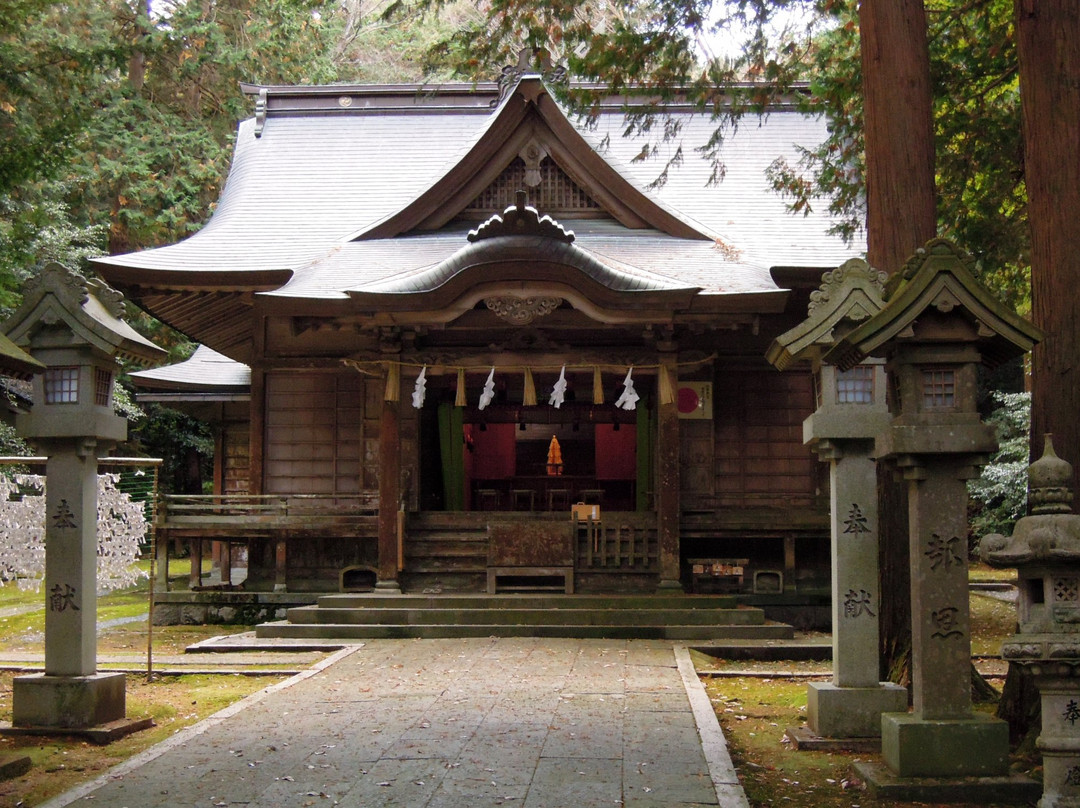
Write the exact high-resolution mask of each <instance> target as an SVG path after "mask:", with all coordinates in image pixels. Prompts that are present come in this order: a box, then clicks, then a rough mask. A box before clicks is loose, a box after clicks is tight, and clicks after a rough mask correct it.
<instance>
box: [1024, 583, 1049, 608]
mask: <svg viewBox="0 0 1080 808" xmlns="http://www.w3.org/2000/svg"><path fill="white" fill-rule="evenodd" d="M1027 589H1028V598H1029V600H1030V601H1031V602H1032V603H1033V604H1036V605H1039V604H1043V603H1046V589H1045V583H1044V582H1043V579H1042V578H1029V579H1028V580H1027Z"/></svg>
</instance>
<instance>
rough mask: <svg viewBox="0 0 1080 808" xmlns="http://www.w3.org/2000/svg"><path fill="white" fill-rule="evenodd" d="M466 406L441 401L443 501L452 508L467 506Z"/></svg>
mask: <svg viewBox="0 0 1080 808" xmlns="http://www.w3.org/2000/svg"><path fill="white" fill-rule="evenodd" d="M464 449H465V408H464V407H454V406H452V405H451V404H448V403H443V404H440V405H439V453H440V455H441V457H442V478H443V501H444V502H445V503H446V510H448V511H463V510H465V451H464Z"/></svg>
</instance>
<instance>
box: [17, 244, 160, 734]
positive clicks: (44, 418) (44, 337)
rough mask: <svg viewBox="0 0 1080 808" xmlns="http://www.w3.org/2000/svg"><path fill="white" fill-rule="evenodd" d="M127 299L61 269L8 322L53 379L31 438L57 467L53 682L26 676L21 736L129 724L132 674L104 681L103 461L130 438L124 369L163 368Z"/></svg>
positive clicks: (50, 590)
mask: <svg viewBox="0 0 1080 808" xmlns="http://www.w3.org/2000/svg"><path fill="white" fill-rule="evenodd" d="M122 316H123V299H122V298H121V296H120V295H119V293H117V292H115V291H114V290H112V289H110V288H109V287H107V286H105V285H104V284H99V283H96V282H94V281H88V280H87V279H85V278H83V277H81V276H80V275H77V274H75V273H73V272H70V271H68V270H67V269H65V268H64V267H62V266H60V265H59V264H50V265H49V266H47V267H45V269H44V270H42V272H41V274H40V275H38V276H37V277H35V278H32V279H31V280H30V281H28V282H27V283H26V285H25V286H24V288H23V302H22V305H21V306H20V307H19V309H18V310H17V311H16V312H15V313H14V314H13V315H12V317H11V318H10V319H9V320H8V322H7V323H6V324H5V331H6V332H7V334H8V336H9V337H10V338H11V340H12V341H13V342H14V343H15V344H16V345H18V346H19V347H21V348H23V349H25V350H26V351H27V352H29V354H30V355H31V356H32V357H33V358H34V359H35V360H37V361H38V362H40V363H41V364H43V365H44V366H45V367H44V370H43V371H42V372H41V373H39V374H37V375H35V377H34V380H33V389H34V406H33V409H32V410H31V411H30V412H29V413H27V414H25V415H21V416H19V419H18V421H17V423H16V427H17V430H18V432H19V434H20V435H22V436H23V437H24V438H26V439H27V440H28V441H30V442H31V443H32V444H34V445H35V446H36V447H38V449H39V450H41V451H42V452H43V453H44V454H45V455H47V457H48V461H47V463H46V480H47V482H46V486H47V487H46V499H45V508H46V517H45V673H44V674H43V675H34V676H20V677H16V679H15V681H14V688H13V698H12V724H13V731H18V730H19V729H25V730H40V729H42V728H47V729H58V730H59V729H74V730H78V729H85V728H90V727H94V726H97V725H101V724H108V723H111V722H116V721H119V720H121V719H123V718H124V710H125V706H124V703H125V698H124V675H123V674H100V673H98V672H97V578H96V573H97V489H98V486H97V461H98V457H99V456H100V455H101V454H103V453H104V452H106V451H107V450H108V449H109V448H110V447H111V446H112V445H114V444H115V443H116V442H118V441H122V440H124V439H125V438H126V437H127V422H126V421H125V420H124V419H123V418H122V417H121V416H118V415H116V414H115V413H114V412H113V400H112V393H113V380H114V376H115V374H116V370H117V361H118V360H119V359H127V360H129V361H130V360H134V361H144V360H149V359H155V358H163V357H164V355H165V352H164V351H162V350H161V349H159V348H157V347H156V346H154V345H153V344H151V343H150V342H148V341H147V340H145V339H144V338H143V337H141V336H139V334H138V333H136V332H135V331H134V330H133V329H132V328H131V327H130V326H129V325H128V324H127V323H125V322H124V321H123V320H122V319H121V317H122Z"/></svg>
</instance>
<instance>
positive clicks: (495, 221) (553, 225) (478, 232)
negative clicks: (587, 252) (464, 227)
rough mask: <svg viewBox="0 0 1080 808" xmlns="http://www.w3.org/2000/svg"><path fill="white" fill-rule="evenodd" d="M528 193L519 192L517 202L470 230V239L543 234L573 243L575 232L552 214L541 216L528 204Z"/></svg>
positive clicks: (480, 239)
mask: <svg viewBox="0 0 1080 808" xmlns="http://www.w3.org/2000/svg"><path fill="white" fill-rule="evenodd" d="M527 199H528V195H527V194H526V193H525V192H524V191H518V192H517V204H516V205H512V206H511V207H508V208H507V209H506V210H504V211H503V214H502V216H500V215H499V214H495V215H494V216H492V217H491V218H490V219H488V220H487V221H486V222H484V223H483V224H482V225H480V226H479V227H478V228H476V229H475V230H470V231H469V241H471V242H477V241H483V240H484V239H488V238H496V237H497V236H541V237H543V238H551V239H555V240H557V241H561V242H563V243H565V244H573V242H574V233H573V231H571V230H567V229H566V228H565V227H563V226H562V225H561V224H559V223H558V222H557V221H555V220H554V219H552V218H551V217H550V216H546V215H545V216H541V215H540V213H539V211H537V209H536V208H534V207H531V206H529V205H526V204H525V203H526V200H527Z"/></svg>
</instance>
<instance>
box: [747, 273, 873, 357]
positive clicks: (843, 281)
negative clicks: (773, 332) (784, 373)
mask: <svg viewBox="0 0 1080 808" xmlns="http://www.w3.org/2000/svg"><path fill="white" fill-rule="evenodd" d="M887 277H888V276H887V275H886V274H885V273H884V272H882V271H881V270H878V269H875V268H874V267H872V266H870V265H869V264H868V263H866V261H863V260H862V259H861V258H852V259H851V260H850V261H845V262H844V263H843V264H841V265H840V266H839V267H837V268H836V269H832V270H829V271H828V272H826V273H825V274H824V275H822V276H821V286H820V287H819V288H818V289H816V290H814V291H813V292H812V293H811V294H810V305H809V306H808V313H807V317H806V319H805V320H803V322H801V323H800V324H799V325H797V326H795V327H794V328H792V329H790V330H789V331H787V332H785V333H783V334H781V335H780V336H779V337H777V338H776V339H775V340H774V341H773V343H772V345H771V346H770V347H769V350H768V352H767V353H766V357H767V358H768V360H769V361H770V362H771V363H772V364H774V365H775V366H776V367H777V368H779V369H780V370H783V369H785V368H787V367H788V366H789V365H791V364H792V363H793V362H796V361H799V360H802V359H812V358H814V357H815V356H818V355H820V353H821V352H822V351H823V350H825V349H827V348H828V347H829V346H831V345H832V344H833V343H834V342H835V341H836V340H837V338H838V337H840V336H842V335H843V334H845V333H847V332H848V331H850V330H851V329H852V328H854V327H855V325H856V324H857V323H859V322H861V321H863V320H867V319H869V318H870V317H872V316H874V315H875V314H877V313H878V312H879V311H880V310H881V307H882V305H883V304H882V301H881V298H882V294H883V292H884V289H885V281H886V279H887Z"/></svg>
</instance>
